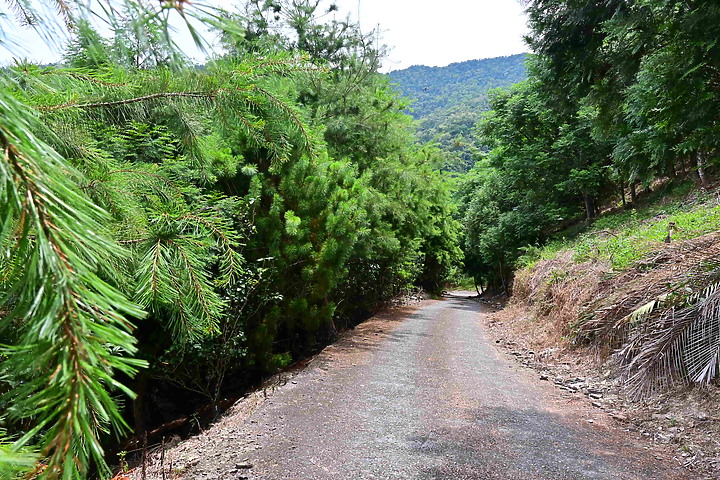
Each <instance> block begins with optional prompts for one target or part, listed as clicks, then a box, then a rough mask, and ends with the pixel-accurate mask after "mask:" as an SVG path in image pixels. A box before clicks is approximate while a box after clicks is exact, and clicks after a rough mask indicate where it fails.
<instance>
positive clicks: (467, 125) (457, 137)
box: [388, 54, 527, 172]
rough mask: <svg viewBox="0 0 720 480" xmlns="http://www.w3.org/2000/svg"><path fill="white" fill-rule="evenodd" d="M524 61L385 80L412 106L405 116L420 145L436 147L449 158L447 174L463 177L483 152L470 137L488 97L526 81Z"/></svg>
mask: <svg viewBox="0 0 720 480" xmlns="http://www.w3.org/2000/svg"><path fill="white" fill-rule="evenodd" d="M526 59H527V56H526V55H524V54H523V55H512V56H509V57H500V58H491V59H484V60H470V61H467V62H460V63H453V64H450V65H448V66H446V67H425V66H412V67H409V68H406V69H403V70H395V71H393V72H391V73H389V74H388V77H389V78H390V80H391V81H392V83H393V84H395V85H396V88H397V89H398V90H399V91H400V93H402V94H403V95H404V96H406V97H408V98H410V99H412V100H413V103H412V104H411V107H410V109H409V111H410V112H411V114H412V116H413V117H414V118H415V119H416V120H417V131H418V138H419V140H420V141H422V142H431V141H432V142H435V143H436V144H437V145H439V146H440V148H441V149H442V150H443V151H444V152H445V153H446V154H447V156H448V160H447V161H446V163H445V164H444V168H445V169H446V170H449V171H454V172H466V171H468V170H469V169H470V168H471V167H472V165H473V164H474V163H475V161H476V159H477V156H478V154H479V152H480V150H481V148H480V147H479V146H478V145H477V142H476V141H475V139H474V138H473V133H472V132H473V129H474V127H475V125H476V124H477V122H478V121H479V120H480V117H481V116H482V114H483V112H485V111H487V110H488V109H489V98H488V92H490V90H492V89H495V88H499V87H509V86H511V85H513V84H515V83H518V82H521V81H523V80H525V79H526V78H527V73H526V69H525V60H526Z"/></svg>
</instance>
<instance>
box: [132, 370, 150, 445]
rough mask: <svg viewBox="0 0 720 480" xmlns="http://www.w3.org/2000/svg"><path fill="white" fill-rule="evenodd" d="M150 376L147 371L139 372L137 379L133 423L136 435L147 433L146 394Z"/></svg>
mask: <svg viewBox="0 0 720 480" xmlns="http://www.w3.org/2000/svg"><path fill="white" fill-rule="evenodd" d="M147 384H148V374H147V372H146V371H145V370H141V371H140V372H138V374H137V376H136V377H135V388H134V390H135V395H136V396H135V400H133V422H134V423H135V425H134V426H135V434H136V435H139V434H141V433H142V432H144V431H145V392H146V390H147Z"/></svg>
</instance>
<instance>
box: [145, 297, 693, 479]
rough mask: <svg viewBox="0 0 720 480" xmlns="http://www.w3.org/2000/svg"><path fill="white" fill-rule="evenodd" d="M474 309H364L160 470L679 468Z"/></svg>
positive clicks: (653, 475)
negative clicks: (551, 375)
mask: <svg viewBox="0 0 720 480" xmlns="http://www.w3.org/2000/svg"><path fill="white" fill-rule="evenodd" d="M486 313H487V311H486V310H485V307H483V306H481V305H479V304H478V303H477V302H475V301H473V300H470V299H468V298H465V297H464V296H462V295H455V296H451V297H449V298H447V299H445V300H442V301H425V302H423V303H422V304H421V305H420V306H419V307H418V308H416V309H414V310H412V309H406V310H405V311H400V312H395V314H385V315H382V316H379V317H377V318H374V319H371V320H370V321H368V322H366V323H364V324H363V325H361V326H360V327H358V328H357V329H355V331H353V332H350V333H349V334H348V335H347V336H346V337H345V338H343V339H342V340H341V341H340V342H338V343H337V344H335V345H333V346H331V347H328V348H327V349H325V350H324V351H323V352H322V353H321V354H320V355H318V356H317V357H316V358H315V359H314V360H313V361H312V362H311V363H310V365H309V366H308V367H307V368H305V369H304V370H302V371H300V372H299V373H297V374H296V375H294V376H292V377H290V378H287V379H284V380H283V381H282V382H281V383H284V385H280V386H278V387H277V388H275V389H273V391H272V392H269V394H268V395H267V396H265V395H264V394H263V392H258V393H256V394H254V395H252V396H250V397H249V398H247V399H245V400H243V401H241V402H239V403H238V405H236V406H235V407H234V409H233V410H232V411H231V412H230V414H229V415H227V416H226V417H225V418H224V419H223V420H222V421H220V422H219V423H218V424H217V425H215V426H214V427H213V428H212V429H210V430H208V431H206V432H205V433H204V434H202V435H201V436H199V437H196V438H194V439H191V440H189V441H187V442H184V443H182V444H181V445H179V446H178V447H176V448H174V449H173V450H171V451H169V452H167V453H166V454H165V456H164V459H163V469H164V471H165V474H164V478H167V479H176V478H184V479H188V480H194V479H223V480H224V479H241V478H248V479H272V480H280V479H302V480H305V479H307V480H310V479H506V480H512V479H518V480H519V479H523V480H525V479H538V480H539V479H546V480H563V479H567V480H571V479H572V480H581V479H588V480H589V479H592V480H600V479H685V478H690V477H688V476H687V473H684V472H683V471H681V470H679V469H678V467H677V466H676V462H675V461H674V460H673V459H672V458H670V456H669V455H668V454H667V453H665V452H664V451H662V450H654V451H653V452H652V453H651V452H650V451H649V450H647V448H648V445H647V444H646V443H644V442H643V441H642V440H638V435H636V434H632V433H628V432H623V431H621V430H619V429H618V428H617V427H616V426H615V424H614V420H612V419H610V417H608V416H606V415H605V414H603V413H602V412H598V411H597V410H596V409H595V410H593V409H592V407H590V406H588V405H587V402H586V401H584V400H583V399H575V398H568V397H567V396H564V395H563V394H562V393H561V392H560V391H559V390H557V389H556V388H555V387H553V386H552V385H550V384H549V383H548V382H542V381H539V380H537V378H536V376H535V375H533V374H532V373H531V372H529V371H527V370H525V369H523V368H520V367H519V366H518V364H517V363H516V362H515V361H514V360H513V359H511V358H509V357H507V356H506V354H505V353H502V352H501V351H499V350H498V349H497V348H496V347H495V344H494V342H490V341H488V339H487V337H486V331H485V328H484V326H483V324H484V316H485V315H486ZM266 393H267V392H266ZM158 457H159V453H157V454H155V455H154V458H155V463H154V464H153V465H150V466H149V467H148V469H147V478H149V479H159V478H163V474H162V472H161V469H160V465H159V462H158ZM133 478H136V479H139V478H141V474H140V470H139V469H138V470H137V471H135V472H134V475H133Z"/></svg>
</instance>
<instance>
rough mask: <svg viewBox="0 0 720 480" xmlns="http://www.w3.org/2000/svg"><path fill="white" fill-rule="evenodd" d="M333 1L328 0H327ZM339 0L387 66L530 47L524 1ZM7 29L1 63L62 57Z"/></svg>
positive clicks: (227, 4)
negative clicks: (373, 37) (385, 52)
mask: <svg viewBox="0 0 720 480" xmlns="http://www.w3.org/2000/svg"><path fill="white" fill-rule="evenodd" d="M204 1H205V2H206V3H207V4H210V5H215V6H222V7H224V8H226V9H229V10H234V8H233V6H234V5H235V4H236V3H237V2H236V1H233V0H204ZM43 3H47V2H43ZM329 3H330V2H329V0H326V4H329ZM335 3H336V4H337V5H338V7H339V12H338V13H337V14H335V15H337V16H338V17H341V18H344V17H345V16H346V15H347V14H350V16H351V18H352V19H357V18H359V19H360V24H361V27H362V29H363V30H364V31H369V30H372V29H377V28H378V25H379V28H380V32H381V34H382V40H381V41H382V43H384V44H386V45H388V46H389V47H390V48H391V50H390V53H389V57H388V58H387V59H386V61H385V64H384V66H383V70H384V71H388V70H397V69H402V68H407V67H409V66H411V65H428V66H444V65H447V64H449V63H453V62H461V61H464V60H474V59H479V58H492V57H499V56H506V55H512V54H515V53H522V52H525V51H527V50H528V49H527V46H526V45H525V44H524V43H523V40H522V37H523V35H524V34H525V33H527V27H526V20H527V19H526V17H525V15H524V13H523V7H522V5H521V3H520V0H443V1H441V2H437V1H433V0H424V1H423V0H335ZM0 27H1V26H0ZM180 30H182V28H180ZM1 33H3V32H0V34H1ZM4 33H5V34H7V35H8V36H10V37H11V39H13V40H15V42H16V43H17V45H14V46H12V49H11V50H12V53H10V52H8V51H6V50H3V49H2V48H0V64H7V63H9V62H10V61H11V59H12V57H14V56H20V57H27V58H29V59H31V60H35V61H40V62H52V61H56V60H58V59H59V58H60V55H59V53H58V51H54V52H53V50H52V49H51V48H48V46H47V45H46V44H45V42H43V41H42V40H41V39H39V38H38V37H37V35H35V34H33V33H32V32H30V31H27V30H16V31H9V32H8V31H6V32H4ZM1 40H2V39H0V41H1ZM6 40H7V39H6ZM208 40H210V37H208ZM61 43H62V42H61ZM178 43H179V44H180V45H181V46H182V47H183V48H184V49H186V53H188V54H189V55H190V56H191V57H193V58H195V59H196V60H198V61H202V59H201V57H202V55H201V54H200V53H199V52H197V51H196V50H195V48H194V47H193V45H192V41H191V40H190V39H189V36H187V35H185V36H184V38H179V39H178ZM6 45H7V43H6ZM56 50H57V49H56Z"/></svg>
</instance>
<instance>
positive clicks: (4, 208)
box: [0, 1, 461, 479]
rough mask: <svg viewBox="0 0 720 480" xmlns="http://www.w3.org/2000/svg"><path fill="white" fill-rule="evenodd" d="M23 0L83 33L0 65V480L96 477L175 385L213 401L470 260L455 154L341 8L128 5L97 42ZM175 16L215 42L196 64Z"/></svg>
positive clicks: (20, 13) (33, 21)
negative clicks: (457, 207) (415, 127)
mask: <svg viewBox="0 0 720 480" xmlns="http://www.w3.org/2000/svg"><path fill="white" fill-rule="evenodd" d="M10 5H11V6H12V7H13V9H14V12H13V13H14V16H4V17H2V19H3V21H4V22H6V23H8V24H14V26H12V27H11V28H18V25H22V24H30V25H31V26H32V27H34V28H36V29H38V30H40V31H41V32H44V33H45V34H46V35H47V36H48V37H52V36H53V32H56V31H59V30H69V31H71V32H73V35H74V39H73V41H72V43H71V44H70V45H69V46H68V48H67V50H66V51H67V53H66V55H65V60H64V61H63V62H62V64H61V65H57V66H52V67H44V66H38V65H32V64H29V63H23V62H20V63H18V64H16V65H15V66H12V67H7V68H5V69H4V70H2V72H1V74H0V144H1V145H2V150H3V154H2V157H0V158H1V159H2V160H1V162H0V181H1V182H2V189H1V190H0V212H1V213H2V222H3V223H2V229H1V230H0V231H1V232H2V235H1V236H0V245H2V248H3V254H2V256H1V257H0V279H1V281H0V292H2V296H3V303H2V311H1V313H2V315H1V316H2V323H1V326H2V330H0V342H1V343H2V344H4V345H5V347H4V349H3V352H2V356H1V357H0V369H1V370H2V376H1V377H0V393H2V396H1V397H0V412H2V414H1V416H0V422H1V423H0V427H1V428H3V431H2V432H0V433H1V434H2V437H0V438H1V439H2V443H0V478H14V475H15V474H16V473H17V472H32V474H38V475H39V478H48V479H50V478H63V479H74V478H84V477H86V476H87V475H88V474H90V473H93V472H94V473H98V474H106V473H107V467H106V466H105V465H106V463H105V460H104V447H106V446H107V445H108V444H109V442H112V441H113V440H112V437H111V434H112V435H113V436H116V435H118V434H125V433H127V432H128V431H131V430H133V429H134V430H135V432H136V433H138V434H139V433H141V432H142V431H143V430H145V429H147V428H149V427H152V426H155V425H148V423H147V419H148V418H152V419H153V421H154V422H157V421H158V420H163V418H164V417H163V415H167V414H168V412H170V414H172V412H173V411H174V410H173V408H174V407H172V405H171V404H172V401H173V400H175V401H177V400H176V399H175V398H171V397H172V396H175V397H177V398H179V399H181V401H182V402H183V403H187V404H190V405H189V406H190V408H192V406H193V405H196V406H197V405H200V404H202V403H208V402H212V403H213V404H217V402H218V400H219V399H220V398H221V396H222V394H223V392H224V391H225V390H226V389H227V388H231V387H233V386H243V385H244V386H247V385H248V382H250V381H252V379H254V378H258V376H260V375H263V374H267V373H271V372H275V371H277V369H278V368H282V367H284V366H286V365H288V364H289V363H290V362H292V361H293V360H294V359H296V358H299V357H301V356H303V355H306V354H307V353H308V352H311V351H313V350H314V349H316V348H317V347H318V346H319V345H322V344H323V342H326V341H328V340H329V339H331V338H332V337H333V335H334V334H335V333H336V331H337V330H338V329H340V328H343V327H346V326H349V325H352V324H354V323H356V322H357V321H359V320H360V319H362V318H363V317H364V316H365V315H367V313H368V312H371V311H372V310H373V309H374V308H375V307H376V306H377V305H378V304H379V303H380V302H382V301H384V300H386V299H388V298H390V297H391V296H393V295H395V294H397V293H398V292H400V291H402V290H404V289H406V288H410V287H412V286H420V287H423V288H425V289H427V290H430V291H439V290H441V289H442V287H443V285H444V283H445V281H446V279H447V278H448V276H449V275H450V274H451V273H452V272H453V270H454V269H455V268H456V266H457V265H458V262H459V260H460V257H461V251H460V249H459V247H458V243H459V242H458V235H459V233H460V227H459V224H458V222H457V221H455V220H454V219H453V213H454V208H453V206H452V204H451V201H450V200H451V198H450V194H449V192H448V189H447V188H446V186H445V182H444V179H443V175H442V174H441V172H440V166H441V165H442V164H443V163H444V158H443V156H442V155H441V154H440V152H439V151H438V150H437V149H436V148H434V147H429V146H419V145H417V144H416V139H415V138H414V137H413V136H412V134H411V133H410V132H411V128H410V118H409V117H408V116H407V115H405V114H404V113H403V111H404V109H405V108H406V104H405V102H404V101H403V100H401V99H400V98H399V97H398V95H397V93H396V92H395V91H394V90H393V89H392V88H391V87H390V86H389V82H388V80H387V78H386V77H384V76H382V75H380V74H378V73H377V69H378V66H379V58H380V55H381V53H382V52H381V51H378V50H377V49H376V48H375V47H374V45H376V42H375V38H374V37H373V36H367V35H365V34H363V33H362V32H360V31H359V29H358V27H357V26H356V25H354V24H352V23H349V22H347V21H344V20H336V19H335V18H334V15H332V12H333V11H334V9H335V7H334V6H332V5H329V6H321V5H320V4H319V2H315V1H303V2H297V1H295V2H263V1H250V2H248V3H247V4H246V11H245V12H244V15H243V16H237V15H233V14H228V13H225V12H222V11H212V12H207V11H204V10H202V9H197V10H196V9H193V7H192V5H188V4H187V3H185V2H161V4H160V6H159V7H160V9H159V10H158V11H157V12H154V13H153V12H152V11H149V10H148V8H149V7H147V6H143V5H141V4H136V3H134V2H131V1H129V2H127V3H125V4H122V5H120V6H117V7H115V8H116V10H114V11H112V12H110V13H112V15H110V18H109V21H110V25H111V26H112V27H113V36H112V37H110V38H105V37H103V36H101V35H100V34H99V33H97V32H96V30H94V29H93V27H92V24H91V19H92V15H93V14H94V13H97V12H91V11H88V10H86V8H87V7H86V6H85V5H84V4H82V3H80V2H78V3H77V4H75V3H66V2H60V1H58V2H56V3H55V5H56V6H57V7H58V9H59V10H60V12H61V14H62V15H63V18H62V20H61V22H60V23H56V22H55V21H54V20H52V19H49V18H48V16H47V14H46V13H44V11H37V10H35V9H34V8H33V5H32V4H30V3H26V2H22V1H21V2H11V3H10ZM107 13H108V12H106V13H105V14H102V15H101V16H102V17H106V16H107ZM177 14H182V15H184V16H195V17H198V18H201V19H202V20H203V21H205V22H208V23H210V24H212V25H213V26H214V28H216V29H217V30H218V31H219V32H220V33H221V35H222V39H223V44H224V46H225V54H223V55H222V56H219V57H217V58H215V59H213V60H212V61H210V62H208V64H207V65H205V67H204V68H202V69H197V68H193V67H192V66H191V65H189V64H188V62H187V61H185V60H184V59H183V57H182V55H181V54H180V53H179V52H178V51H177V50H176V49H175V48H174V46H173V44H172V42H171V39H170V38H168V35H167V34H166V33H167V31H168V25H167V19H168V17H169V16H170V15H177ZM183 18H184V17H183ZM190 25H191V24H189V26H188V28H191V27H190ZM5 46H6V47H11V44H6V45H5ZM163 392H165V393H164V396H163ZM168 392H170V393H168ZM131 399H132V401H130V400H131ZM159 400H162V401H163V402H164V403H163V405H162V407H163V408H162V409H161V408H160V407H159V406H158V405H157V402H158V401H159ZM169 405H170V407H169ZM186 408H187V406H186ZM165 420H172V418H165ZM128 425H132V427H128Z"/></svg>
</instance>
